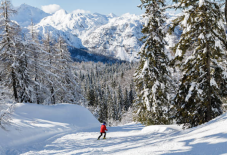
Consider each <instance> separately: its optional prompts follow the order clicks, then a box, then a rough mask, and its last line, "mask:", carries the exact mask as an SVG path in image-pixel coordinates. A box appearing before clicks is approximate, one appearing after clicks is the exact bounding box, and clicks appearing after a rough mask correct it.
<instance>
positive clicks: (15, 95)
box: [11, 69, 18, 102]
mask: <svg viewBox="0 0 227 155" xmlns="http://www.w3.org/2000/svg"><path fill="white" fill-rule="evenodd" d="M11 74H12V80H13V95H14V98H15V101H16V102H18V95H17V82H16V75H15V72H14V69H12V73H11Z"/></svg>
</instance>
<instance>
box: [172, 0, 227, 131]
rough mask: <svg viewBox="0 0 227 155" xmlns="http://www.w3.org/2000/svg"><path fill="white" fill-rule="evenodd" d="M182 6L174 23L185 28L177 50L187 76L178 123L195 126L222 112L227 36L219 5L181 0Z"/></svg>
mask: <svg viewBox="0 0 227 155" xmlns="http://www.w3.org/2000/svg"><path fill="white" fill-rule="evenodd" d="M179 7H180V8H184V14H183V15H182V16H180V17H178V18H177V19H175V20H174V21H173V27H172V28H171V29H172V30H173V29H174V27H175V26H176V25H179V24H180V25H181V26H182V29H183V33H182V35H181V38H180V41H179V43H178V44H176V46H175V48H174V51H175V53H176V58H175V64H176V65H178V66H179V68H180V70H181V71H182V73H183V76H182V79H181V83H180V86H179V91H178V93H177V95H176V97H175V99H174V103H175V107H176V109H177V112H176V120H177V123H179V124H184V127H194V126H197V125H200V124H202V123H204V122H207V121H210V120H211V119H213V118H215V117H216V116H218V115H220V114H221V113H222V111H221V108H220V107H221V104H222V101H221V96H222V95H226V94H223V92H226V78H227V76H226V75H227V74H226V71H225V67H224V66H222V65H223V64H224V59H223V56H224V54H225V53H224V52H225V51H226V45H227V44H226V33H225V27H224V18H223V14H222V11H221V7H220V5H219V3H218V2H215V1H213V0H197V1H187V0H179ZM186 7H187V8H186ZM186 56H187V57H186Z"/></svg>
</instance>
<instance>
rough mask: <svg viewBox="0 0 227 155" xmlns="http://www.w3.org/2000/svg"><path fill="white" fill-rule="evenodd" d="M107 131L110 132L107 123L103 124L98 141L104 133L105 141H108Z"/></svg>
mask: <svg viewBox="0 0 227 155" xmlns="http://www.w3.org/2000/svg"><path fill="white" fill-rule="evenodd" d="M106 131H108V130H107V129H106V122H103V124H102V125H101V129H100V136H99V137H98V140H99V138H100V137H101V136H102V134H103V133H104V138H103V139H106Z"/></svg>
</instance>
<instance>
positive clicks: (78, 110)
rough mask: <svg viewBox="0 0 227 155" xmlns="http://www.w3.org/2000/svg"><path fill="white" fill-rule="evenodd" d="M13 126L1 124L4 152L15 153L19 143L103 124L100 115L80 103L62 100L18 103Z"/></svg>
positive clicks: (19, 145)
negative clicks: (51, 102) (46, 104)
mask: <svg viewBox="0 0 227 155" xmlns="http://www.w3.org/2000/svg"><path fill="white" fill-rule="evenodd" d="M11 117H12V122H11V125H10V126H6V128H7V130H9V131H5V130H3V129H2V128H0V137H1V140H0V154H3V152H5V153H6V151H10V152H11V153H6V154H15V153H13V151H14V149H13V148H17V147H19V148H20V147H22V146H23V145H28V144H30V143H31V144H32V142H34V141H42V140H43V139H48V138H50V137H51V136H56V135H58V134H61V133H67V132H70V131H71V132H72V131H83V130H88V129H90V128H97V127H99V122H98V121H97V119H96V118H95V117H94V116H93V115H92V114H91V113H90V112H89V111H88V110H87V109H86V108H83V107H81V106H78V105H71V104H59V105H52V106H45V105H37V104H23V103H17V104H16V105H15V109H14V113H13V115H12V116H11Z"/></svg>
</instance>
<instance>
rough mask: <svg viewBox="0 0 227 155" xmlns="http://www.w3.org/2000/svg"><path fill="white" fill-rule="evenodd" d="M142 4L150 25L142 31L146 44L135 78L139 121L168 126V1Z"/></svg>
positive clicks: (140, 53)
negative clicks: (166, 25)
mask: <svg viewBox="0 0 227 155" xmlns="http://www.w3.org/2000/svg"><path fill="white" fill-rule="evenodd" d="M141 2H142V4H141V5H140V7H141V8H145V9H146V12H145V17H146V18H147V19H148V21H147V23H146V24H145V25H144V27H143V29H142V33H143V34H144V37H143V38H142V40H143V41H144V44H143V46H142V47H141V51H140V52H139V55H140V62H139V67H138V68H137V70H136V74H135V83H136V91H137V94H138V98H137V100H136V106H137V109H138V112H137V115H138V116H137V118H136V119H137V120H138V121H140V122H142V123H143V124H146V125H148V124H168V123H169V117H168V110H169V109H168V107H169V104H170V102H169V98H168V97H169V93H170V89H169V88H171V87H170V86H171V83H172V82H171V74H170V71H169V70H168V64H169V58H168V53H167V52H166V51H165V45H166V44H167V43H166V41H165V39H164V37H165V35H166V32H165V21H166V16H165V15H164V9H163V7H164V6H165V1H164V0H141Z"/></svg>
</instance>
